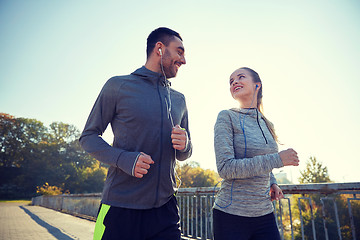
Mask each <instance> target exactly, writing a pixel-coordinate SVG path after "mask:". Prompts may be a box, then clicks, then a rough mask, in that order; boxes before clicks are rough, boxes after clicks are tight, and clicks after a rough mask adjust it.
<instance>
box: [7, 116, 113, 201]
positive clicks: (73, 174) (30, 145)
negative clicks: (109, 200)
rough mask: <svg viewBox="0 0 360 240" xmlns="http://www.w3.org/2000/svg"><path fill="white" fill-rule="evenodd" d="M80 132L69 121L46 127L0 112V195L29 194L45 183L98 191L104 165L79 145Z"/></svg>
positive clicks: (84, 190) (80, 191)
mask: <svg viewBox="0 0 360 240" xmlns="http://www.w3.org/2000/svg"><path fill="white" fill-rule="evenodd" d="M79 135H80V131H79V130H78V129H77V128H76V127H75V126H73V125H70V124H66V123H62V122H53V123H52V124H50V126H49V127H45V126H44V124H43V123H42V122H40V121H38V120H36V119H27V118H16V117H14V116H12V115H9V114H6V113H0V180H1V181H0V198H28V197H32V196H34V195H35V194H36V190H37V189H41V188H42V187H44V186H45V185H46V184H47V185H48V186H50V187H54V188H58V189H64V190H65V191H66V190H69V191H70V192H71V193H84V192H100V191H101V189H102V186H103V184H104V180H105V176H106V173H105V172H106V168H105V167H103V166H101V165H100V164H99V162H98V161H97V160H96V159H94V158H93V157H91V156H90V155H89V154H87V153H86V152H85V151H84V150H83V149H82V148H81V147H80V144H79V142H78V138H79ZM44 184H45V185H44ZM37 187H38V188H37ZM54 192H56V191H54Z"/></svg>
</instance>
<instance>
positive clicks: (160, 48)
mask: <svg viewBox="0 0 360 240" xmlns="http://www.w3.org/2000/svg"><path fill="white" fill-rule="evenodd" d="M159 52H160V56H162V51H161V48H159Z"/></svg>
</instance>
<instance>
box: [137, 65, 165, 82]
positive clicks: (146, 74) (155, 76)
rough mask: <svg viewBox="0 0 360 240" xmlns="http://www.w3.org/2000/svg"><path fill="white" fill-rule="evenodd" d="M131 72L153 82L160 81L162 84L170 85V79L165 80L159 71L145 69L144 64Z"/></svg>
mask: <svg viewBox="0 0 360 240" xmlns="http://www.w3.org/2000/svg"><path fill="white" fill-rule="evenodd" d="M131 74H132V75H136V76H138V77H140V78H142V79H144V80H147V81H149V82H152V83H153V84H156V83H157V82H158V81H160V83H161V84H162V85H163V86H166V85H170V81H169V80H167V79H166V80H165V78H164V75H162V74H161V73H157V72H153V71H151V70H149V69H147V68H146V67H145V66H142V67H141V68H138V69H136V70H135V71H134V72H133V73H131Z"/></svg>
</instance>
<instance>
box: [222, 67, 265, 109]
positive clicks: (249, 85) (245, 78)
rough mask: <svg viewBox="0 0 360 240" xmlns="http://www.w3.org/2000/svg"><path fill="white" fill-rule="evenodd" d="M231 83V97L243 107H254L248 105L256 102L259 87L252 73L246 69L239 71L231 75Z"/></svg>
mask: <svg viewBox="0 0 360 240" xmlns="http://www.w3.org/2000/svg"><path fill="white" fill-rule="evenodd" d="M229 83H230V92H231V96H232V97H233V98H234V99H235V100H237V101H239V102H240V104H241V105H243V107H252V106H246V105H251V103H252V102H253V103H254V102H256V98H255V91H256V90H257V89H258V88H259V86H258V88H257V87H256V83H254V81H253V78H252V76H251V73H250V72H249V71H248V70H246V69H241V68H240V69H237V70H235V71H234V72H233V73H232V74H231V76H230V82H229ZM254 98H255V99H254ZM255 106H256V105H255Z"/></svg>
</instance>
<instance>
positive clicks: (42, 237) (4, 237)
mask: <svg viewBox="0 0 360 240" xmlns="http://www.w3.org/2000/svg"><path fill="white" fill-rule="evenodd" d="M94 227H95V222H93V221H89V220H85V219H81V218H78V217H74V216H71V215H68V214H64V213H60V212H57V211H54V210H51V209H47V208H43V207H39V206H27V205H26V203H21V202H19V203H15V202H9V203H1V202H0V240H35V239H36V240H55V239H57V240H73V239H81V240H91V239H92V236H93V233H94Z"/></svg>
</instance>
